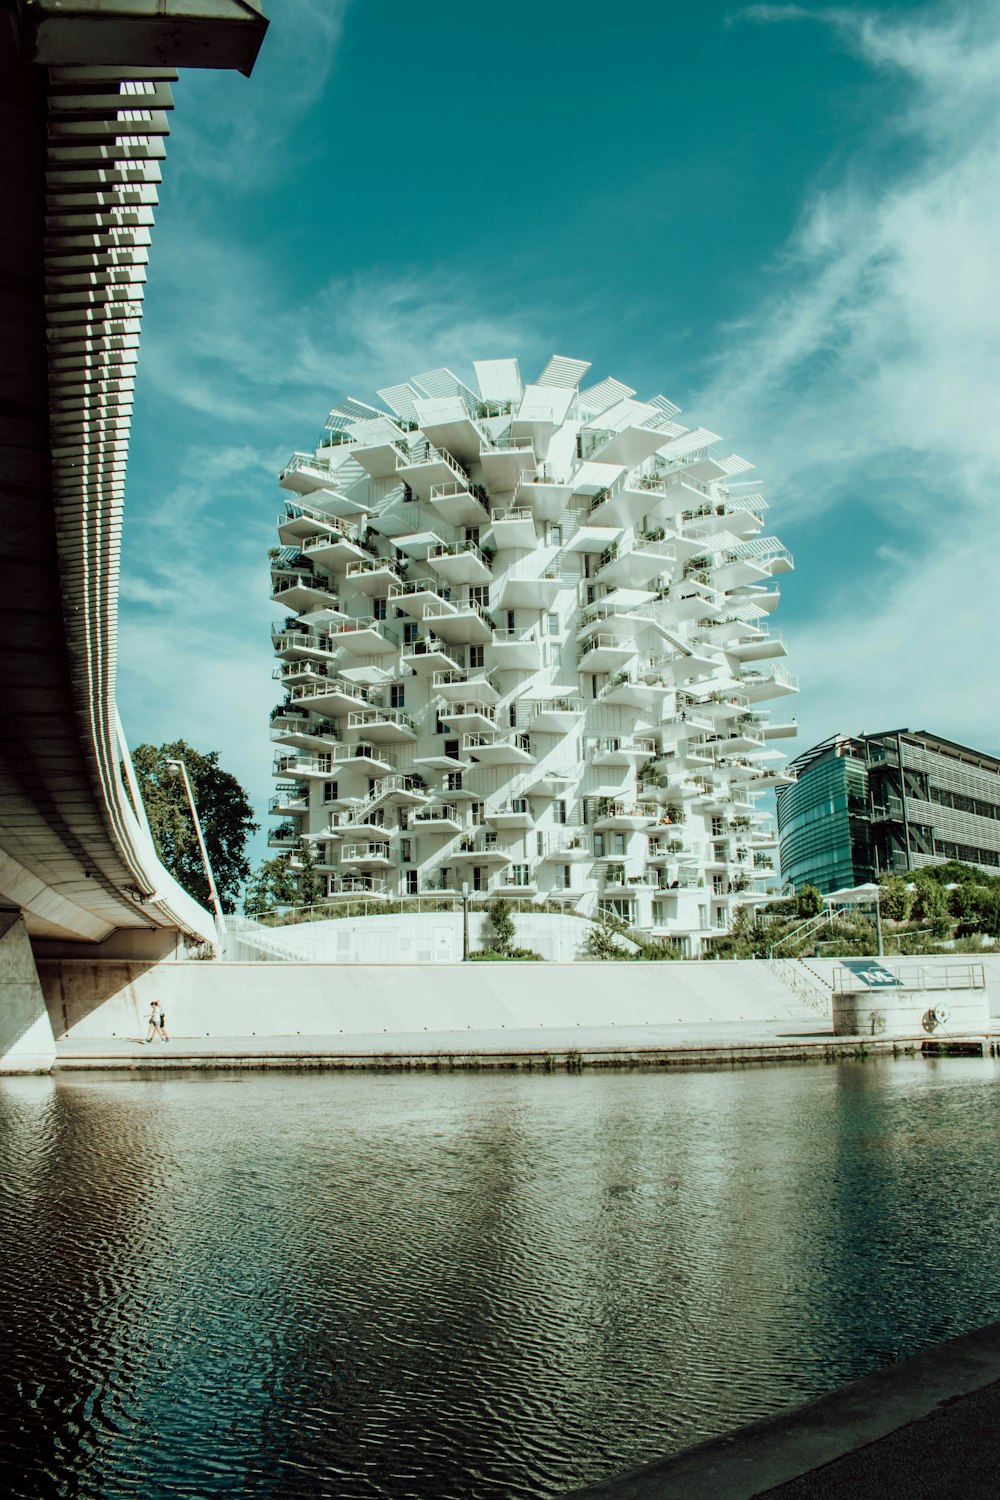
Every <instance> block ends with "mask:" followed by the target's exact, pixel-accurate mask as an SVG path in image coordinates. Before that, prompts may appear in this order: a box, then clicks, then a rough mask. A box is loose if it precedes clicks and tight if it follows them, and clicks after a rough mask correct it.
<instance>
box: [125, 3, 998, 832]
mask: <svg viewBox="0 0 1000 1500" xmlns="http://www.w3.org/2000/svg"><path fill="white" fill-rule="evenodd" d="M270 10H271V13H272V21H271V27H270V30H269V33H268V35H267V37H266V39H265V42H264V47H263V49H262V52H261V55H260V59H259V61H258V64H257V67H256V69H255V71H254V75H253V77H252V78H250V79H249V80H248V79H244V78H242V77H238V76H232V77H230V76H228V75H222V74H213V73H196V72H190V73H187V74H185V75H184V76H183V77H182V79H181V81H180V82H179V83H178V84H177V85H176V87H175V91H174V92H175V99H176V105H177V108H176V110H175V113H174V117H173V123H172V135H171V138H170V141H169V143H168V152H167V161H166V164H165V171H164V179H165V180H164V184H163V188H162V191H161V205H160V208H159V209H158V211H157V222H156V228H155V230H154V232H153V245H152V250H151V257H150V261H151V263H150V279H149V285H148V288H147V298H146V311H145V319H144V331H143V341H142V349H141V353H140V363H139V381H138V388H137V396H136V414H135V421H134V424H133V437H132V451H131V459H130V467H129V480H128V499H127V509H126V525H125V537H124V562H123V575H122V590H121V600H122V603H121V610H122V631H121V669H120V677H119V694H118V696H119V706H120V709H121V713H122V718H123V722H124V724H125V729H126V734H127V736H128V739H129V742H130V743H131V744H133V745H134V744H137V743H139V742H141V741H143V740H152V741H154V742H156V743H159V742H161V741H163V740H167V739H173V738H176V737H183V738H186V739H187V740H188V741H189V742H190V743H192V744H193V745H195V746H196V747H197V748H198V749H200V750H211V749H217V750H219V752H220V754H221V757H222V763H223V764H224V765H225V766H226V767H227V768H228V769H230V770H232V771H233V772H234V773H235V774H236V775H237V776H238V777H239V778H240V780H241V781H242V782H243V784H244V785H245V786H246V787H247V788H248V790H249V791H250V793H251V795H252V798H253V800H254V802H255V804H256V806H257V807H258V808H259V809H261V810H263V807H264V804H265V801H266V798H267V796H268V795H269V793H270V790H271V787H272V783H271V777H270V764H271V756H272V750H271V746H270V744H269V741H268V732H267V731H268V712H269V710H270V708H271V706H272V704H273V703H274V702H276V701H277V698H278V696H280V695H279V694H278V693H277V692H276V689H275V686H274V685H273V684H272V682H271V668H272V664H273V663H272V656H271V648H270V640H269V636H268V622H269V620H270V618H271V614H272V611H271V608H270V605H269V602H268V597H267V596H268V570H267V559H266V552H267V548H268V546H270V545H272V544H273V542H274V540H275V538H274V518H275V516H276V514H277V511H278V510H279V508H280V505H281V501H282V498H283V493H282V492H281V491H280V490H279V489H278V488H277V472H278V470H279V468H280V467H281V465H282V464H283V462H284V461H285V459H287V457H288V456H289V454H290V453H291V452H292V451H294V450H295V449H297V448H302V447H308V446H310V445H311V443H312V441H313V440H314V438H315V436H316V435H317V433H318V432H319V430H320V428H321V427H322V425H323V422H324V420H325V417H326V414H327V411H328V410H329V407H330V406H331V405H332V404H333V402H334V401H335V400H336V399H337V398H338V397H340V396H341V395H346V394H352V395H357V396H360V397H362V398H365V397H371V396H372V394H373V393H374V391H375V389H376V387H378V386H379V385H384V384H386V383H394V382H396V381H398V380H401V379H405V378H406V377H407V376H408V375H410V374H415V373H417V372H419V371H420V370H426V369H430V368H433V367H434V366H437V365H441V364H447V365H449V366H450V367H451V368H453V369H455V370H456V371H457V372H458V373H460V374H461V373H467V372H468V371H469V369H470V364H471V360H472V359H474V358H478V359H484V358H486V359H488V358H499V357H504V356H508V355H515V356H517V357H518V358H519V359H520V361H521V366H522V370H523V371H524V373H525V377H526V378H530V377H531V376H533V375H534V374H536V373H537V372H538V370H540V369H541V367H542V365H543V364H544V363H545V361H546V360H547V358H548V356H549V355H550V354H551V353H553V352H558V353H560V354H567V355H573V356H575V357H579V358H583V359H589V360H591V361H592V362H593V367H594V369H593V373H594V375H595V376H596V377H597V378H601V377H602V376H603V375H605V374H614V375H617V376H618V377H619V378H620V379H622V380H625V381H626V382H627V383H628V384H629V385H632V386H635V387H636V388H637V389H638V392H639V395H640V396H643V395H646V394H649V393H651V392H654V391H661V390H662V391H663V392H664V393H665V394H666V395H668V396H670V398H671V399H672V400H674V401H676V402H677V403H678V405H679V406H680V407H681V408H682V411H683V415H682V420H684V421H687V422H689V423H690V424H691V425H699V424H703V425H705V426H707V427H710V428H711V429H712V430H713V431H715V432H718V433H721V434H722V435H723V436H724V437H725V438H726V439H727V441H728V442H729V444H730V445H731V446H732V447H735V448H736V450H737V451H738V452H740V453H742V454H743V455H744V456H745V457H747V458H749V459H751V460H752V461H753V462H754V463H755V464H756V466H757V468H756V473H755V475H754V476H753V477H754V478H760V479H763V481H764V482H765V484H766V486H767V493H768V497H769V501H770V505H771V510H770V514H769V517H768V531H769V532H774V533H776V534H777V535H779V536H780V537H781V539H782V540H783V541H784V542H785V543H786V544H787V545H788V546H790V547H791V548H792V550H793V552H794V554H795V559H796V571H795V572H794V573H793V574H790V575H786V576H785V577H784V578H783V579H782V604H781V607H780V610H779V613H778V615H777V616H776V617H775V624H776V625H777V626H778V627H779V628H781V629H782V630H783V631H784V633H785V635H786V638H787V640H788V645H789V662H788V665H789V667H790V669H791V670H792V671H793V672H795V673H796V674H797V675H798V676H799V679H800V682H801V687H802V691H801V694H800V696H799V698H798V699H797V700H795V701H794V703H793V705H792V707H793V711H795V712H796V713H797V716H798V719H799V724H800V731H801V733H800V738H799V741H798V748H800V749H804V748H806V747H807V746H808V745H810V744H812V743H813V742H814V741H815V740H817V739H820V738H822V737H824V736H825V735H827V734H830V733H833V732H834V731H835V730H838V729H845V730H849V731H855V732H856V731H859V730H876V729H881V728H887V727H895V726H896V725H909V726H910V727H913V728H925V727H926V728H929V729H933V730H936V731H937V732H939V733H941V734H944V735H947V736H951V737H952V738H955V739H959V740H964V741H965V742H967V743H969V744H973V745H976V746H979V747H981V748H984V749H990V750H992V751H994V752H1000V732H998V728H997V718H996V705H997V699H998V694H997V687H998V682H997V677H998V671H997V665H996V649H995V644H994V643H995V641H996V638H997V634H998V632H997V629H996V626H995V623H994V619H995V598H996V594H997V589H998V569H997V557H998V555H1000V507H998V505H997V496H998V494H1000V483H998V481H1000V401H998V378H997V377H998V366H1000V297H998V295H997V286H998V280H1000V278H998V275H997V249H996V247H997V245H998V244H1000V130H998V126H1000V95H998V91H997V88H996V79H997V77H998V76H1000V6H998V4H997V3H995V0H991V3H988V4H986V5H983V4H978V5H963V4H955V5H952V4H938V5H931V6H926V5H908V4H902V5H893V6H890V7H886V8H870V7H867V6H855V5H842V6H836V7H834V6H825V5H811V4H806V5H749V6H743V7H739V6H737V7H733V6H731V5H719V4H716V3H714V0H700V3H699V4H698V5H697V6H692V5H691V4H690V3H689V0H686V3H677V0H655V3H654V0H649V3H646V0H639V3H633V4H632V5H630V6H629V7H627V9H625V10H624V11H622V12H621V19H620V20H619V19H618V17H617V16H616V13H615V12H614V10H613V8H612V9H610V10H609V8H608V7H607V6H606V5H600V6H598V5H596V4H591V3H589V0H547V3H539V0H533V3H531V4H529V3H526V0H508V3H506V4H505V5H504V6H503V7H502V8H501V9H500V10H497V9H496V8H490V7H486V8H480V7H474V6H471V5H469V4H468V3H466V0H462V3H459V0H435V3H434V4H432V5H414V4H413V3H412V0H272V4H271V6H270ZM786 701H787V700H784V701H782V704H781V707H782V708H784V707H785V702H786ZM260 821H261V823H262V824H264V825H266V823H267V819H266V817H264V816H263V815H262V816H261V819H260ZM263 840H264V835H263V833H262V834H261V836H260V839H259V840H258V844H257V847H256V849H255V851H254V853H255V856H257V857H261V856H263V854H264V853H265V852H266V851H265V848H264V842H263Z"/></svg>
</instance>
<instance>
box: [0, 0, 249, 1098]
mask: <svg viewBox="0 0 1000 1500" xmlns="http://www.w3.org/2000/svg"><path fill="white" fill-rule="evenodd" d="M266 28H267V21H266V20H265V18H264V17H263V15H262V14H261V12H260V10H259V9H258V7H257V6H256V5H255V4H253V3H249V0H196V3H192V0H13V5H12V7H11V6H7V7H5V8H4V9H3V11H2V12H0V111H2V115H0V129H2V132H3V139H4V151H3V153H2V156H0V223H2V224H3V233H2V235H0V325H2V327H3V329H4V343H3V351H2V356H0V507H2V516H3V541H4V545H3V550H2V553H0V559H2V560H0V568H2V578H3V586H2V589H0V649H2V653H3V655H2V660H3V674H2V679H0V682H2V686H0V704H2V713H0V1061H2V1066H3V1068H4V1070H6V1071H12V1070H17V1069H20V1068H23V1069H34V1068H37V1067H39V1066H45V1067H47V1066H49V1065H50V1063H51V1061H52V1059H53V1056H54V1043H53V1037H52V1031H51V1027H50V1025H49V1022H48V1017H47V1014H46V1012H45V1007H44V1003H43V1001H42V996H41V990H40V987H39V983H38V978H37V974H36V970H35V964H34V957H33V950H34V953H35V954H38V955H39V956H40V955H41V954H43V953H46V954H49V955H50V956H54V955H56V954H61V955H66V956H68V955H71V954H74V953H75V954H83V953H88V952H89V953H91V954H94V955H95V956H96V955H97V954H98V953H103V954H107V955H112V954H114V955H116V956H118V955H123V954H129V955H132V956H134V957H136V958H138V957H145V958H164V957H169V956H171V955H174V956H176V955H178V954H179V953H180V952H181V951H182V950H183V948H184V945H186V944H190V943H197V942H200V941H203V940H205V939H211V938H212V937H213V936H214V932H213V923H212V919H211V917H210V916H209V914H208V913H207V912H205V911H204V910H202V908H201V907H200V906H199V905H198V904H197V903H196V902H194V901H193V900H192V899H191V898H190V896H188V895H187V894H186V892H185V891H183V890H182V889H181V888H180V886H179V885H178V884H177V883H176V881H175V880H173V878H172V877H171V876H170V875H169V874H168V873H167V871H166V870H164V868H163V867H162V865H161V864H160V862H159V860H158V859H157V857H156V853H155V851H154V848H153V844H152V840H151V837H150V834H149V829H148V825H147V823H146V819H145V814H144V812H143V808H142V802H141V799H140V797H139V793H138V789H137V786H136V783H135V777H134V775H133V772H132V766H131V762H130V759H129V753H128V749H127V747H126V744H125V741H124V738H123V736H122V731H121V725H120V723H119V719H118V712H117V708H116V705H115V672H116V662H117V629H118V570H119V556H120V538H121V527H122V511H123V503H124V489H125V464H126V458H127V452H128V437H129V423H130V418H131V409H132V391H133V387H134V384H135V370H136V361H137V357H138V346H139V329H140V319H141V315H142V294H143V283H144V281H145V279H146V263H147V259H148V246H149V243H150V229H151V226H152V223H153V206H154V205H155V203H156V201H157V196H156V185H157V183H158V182H159V181H160V161H161V159H162V158H163V156H164V154H165V153H164V146H163V141H164V137H165V136H166V134H167V112H168V111H169V110H170V108H171V107H172V99H171V95H170V83H171V81H172V80H174V79H176V77H177V73H176V71H175V69H176V68H178V67H212V68H236V69H239V71H241V72H243V73H245V74H249V73H250V71H251V69H252V67H253V64H254V61H255V59H256V56H257V52H258V50H259V48H260V44H261V41H262V40H263V36H264V32H265V30H266Z"/></svg>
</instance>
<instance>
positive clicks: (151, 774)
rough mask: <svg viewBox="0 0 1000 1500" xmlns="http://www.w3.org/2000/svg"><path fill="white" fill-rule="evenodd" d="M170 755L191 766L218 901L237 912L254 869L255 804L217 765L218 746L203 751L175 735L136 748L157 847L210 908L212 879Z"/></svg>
mask: <svg viewBox="0 0 1000 1500" xmlns="http://www.w3.org/2000/svg"><path fill="white" fill-rule="evenodd" d="M171 760H182V761H183V762H184V764H185V765H186V766H187V773H188V776H189V778H190V781H191V790H192V793H193V795H194V801H195V806H196V807H197V809H198V817H199V819H200V821H201V827H202V833H203V834H204V836H205V847H206V848H207V850H208V859H209V863H210V864H211V866H212V874H213V875H214V876H215V884H216V887H217V888H218V892H219V900H220V902H221V905H222V909H223V911H235V910H236V896H237V894H238V892H239V889H240V886H241V885H242V883H243V881H244V880H245V879H246V878H247V876H248V875H249V874H250V863H249V861H248V859H247V857H246V846H247V841H248V839H249V838H250V835H251V834H253V833H256V831H257V828H258V824H257V823H255V822H254V819H253V808H252V807H251V806H250V802H249V800H248V798H247V795H246V793H245V792H244V790H243V788H242V787H241V786H240V784H239V782H238V781H237V780H236V777H235V776H232V775H230V773H229V772H228V771H224V770H223V769H222V767H221V766H220V765H219V755H218V751H215V750H213V751H212V752H211V754H209V755H202V754H201V753H200V751H198V750H194V749H192V747H191V746H190V745H188V744H187V743H186V742H185V741H184V740H173V741H171V743H169V744H166V745H159V746H156V745H139V746H138V748H137V749H136V750H134V751H133V752H132V764H133V766H134V767H135V774H136V779H137V780H138V783H139V789H140V791H141V793H142V800H143V803H144V805H145V808H146V816H147V817H148V819H149V827H150V831H151V833H152V835H153V843H154V844H155V846H156V852H157V853H158V854H159V856H160V858H161V860H162V861H163V863H164V865H165V866H166V868H167V869H168V870H169V871H170V873H171V874H172V875H173V877H174V879H175V880H177V881H178V882H179V884H180V885H182V886H183V887H184V889H185V890H186V891H187V892H188V894H189V895H191V896H193V897H194V899H195V900H196V901H200V902H201V904H202V906H206V907H211V899H210V895H209V889H208V879H207V877H206V875H205V867H204V863H203V861H202V857H201V850H200V849H199V848H198V837H197V834H196V833H195V828H194V822H193V820H192V817H191V809H190V807H189V805H188V799H187V792H186V791H185V788H184V778H183V776H182V775H181V773H180V771H179V770H177V769H175V768H174V767H173V766H171V765H170V764H168V762H169V761H171Z"/></svg>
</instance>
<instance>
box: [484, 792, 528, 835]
mask: <svg viewBox="0 0 1000 1500" xmlns="http://www.w3.org/2000/svg"><path fill="white" fill-rule="evenodd" d="M486 822H487V823H488V824H489V826H490V827H491V828H495V829H496V830H497V831H498V832H499V831H501V830H502V829H514V830H517V829H528V828H534V826H535V819H534V816H533V815H532V811H531V803H530V802H529V801H528V799H527V797H512V798H511V799H510V801H509V802H501V803H500V804H499V805H498V806H496V807H487V809H486Z"/></svg>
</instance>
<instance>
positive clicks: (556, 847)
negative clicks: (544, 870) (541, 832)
mask: <svg viewBox="0 0 1000 1500" xmlns="http://www.w3.org/2000/svg"><path fill="white" fill-rule="evenodd" d="M540 857H541V858H542V859H543V860H545V861H546V862H548V863H551V864H556V865H574V864H582V863H583V862H584V861H589V860H590V858H591V854H590V847H589V845H588V844H587V842H586V840H585V838H584V835H583V833H582V832H580V833H572V832H570V830H569V829H558V830H557V831H556V832H553V833H547V834H546V835H545V838H544V840H543V843H542V853H541V856H540Z"/></svg>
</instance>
